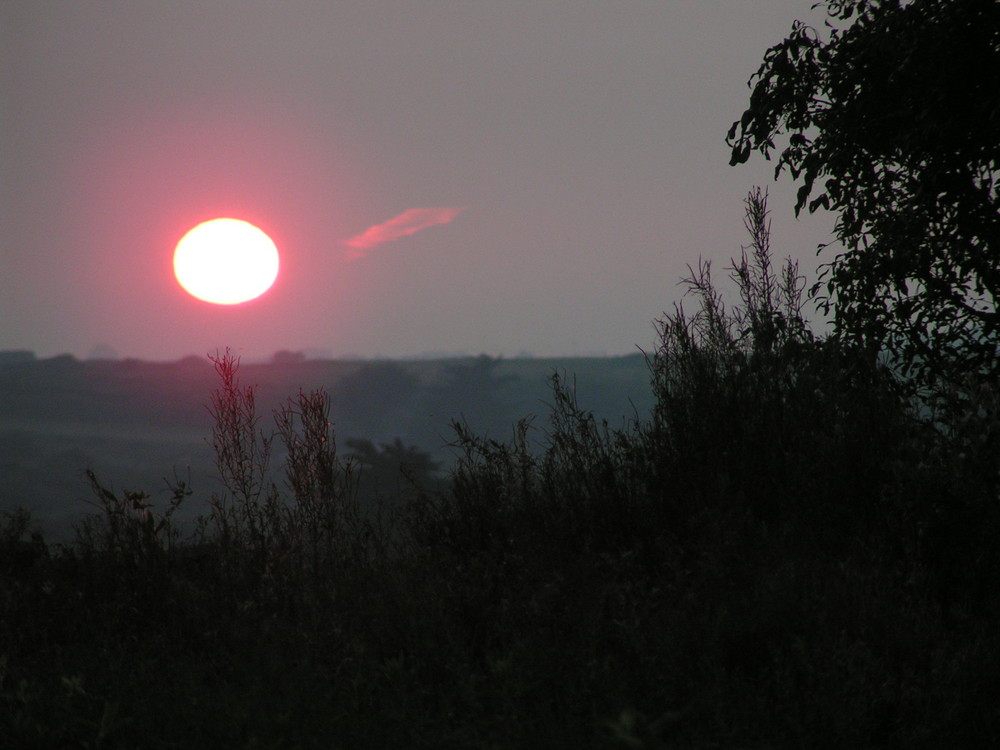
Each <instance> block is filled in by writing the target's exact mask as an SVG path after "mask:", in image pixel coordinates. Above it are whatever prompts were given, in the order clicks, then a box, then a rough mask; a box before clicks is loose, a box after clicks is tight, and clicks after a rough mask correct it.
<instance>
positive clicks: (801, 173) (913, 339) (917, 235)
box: [727, 0, 1000, 381]
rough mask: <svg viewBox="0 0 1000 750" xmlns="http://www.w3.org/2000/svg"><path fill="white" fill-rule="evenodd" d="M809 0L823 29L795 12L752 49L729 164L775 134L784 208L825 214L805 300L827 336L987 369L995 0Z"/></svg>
mask: <svg viewBox="0 0 1000 750" xmlns="http://www.w3.org/2000/svg"><path fill="white" fill-rule="evenodd" d="M817 6H823V7H825V9H826V12H827V15H828V21H827V23H826V28H827V31H826V37H827V38H826V39H825V40H824V39H822V38H821V36H820V34H819V32H818V31H817V30H816V29H814V28H811V27H809V26H807V25H806V24H803V23H801V22H799V21H796V22H795V24H794V25H793V26H792V30H791V32H790V34H789V35H788V37H787V38H786V39H785V40H783V41H782V42H781V43H779V44H777V45H775V46H773V47H771V48H770V49H768V50H767V52H766V53H765V54H764V60H763V63H762V65H761V66H760V68H759V69H758V71H757V73H756V74H755V75H754V76H753V77H752V78H751V80H750V86H751V93H750V106H749V108H748V109H747V110H746V111H745V112H744V113H743V115H742V116H741V118H740V119H739V120H738V121H736V122H734V123H733V124H732V127H730V129H729V132H728V134H727V143H728V144H729V146H730V147H731V158H730V164H732V165H735V164H742V163H744V162H746V161H747V160H748V159H749V157H750V154H751V152H752V151H757V152H759V153H760V154H761V155H762V156H764V158H767V159H769V158H770V154H771V151H772V150H778V148H777V147H776V146H775V140H776V139H778V138H781V139H782V140H783V141H784V144H783V145H782V146H781V147H780V150H779V153H778V157H777V163H776V166H775V177H776V178H777V176H778V175H780V174H781V172H782V171H785V170H787V171H788V172H789V173H790V174H791V176H792V179H794V180H797V181H799V182H800V186H799V189H798V191H797V193H796V203H795V210H796V213H797V214H798V213H799V212H800V211H801V210H802V209H803V208H808V210H809V211H810V212H813V211H816V210H818V209H820V208H823V209H826V210H833V211H835V212H836V213H837V214H838V219H837V223H836V225H835V233H836V236H837V239H838V240H839V241H840V243H841V244H842V245H843V246H844V247H845V248H846V249H847V252H845V253H842V254H840V255H838V256H837V257H836V258H834V259H833V260H832V261H831V262H830V263H829V265H828V267H826V268H825V274H824V277H825V279H826V288H827V291H828V292H829V295H830V296H829V297H828V298H823V299H820V300H819V301H820V305H821V308H822V307H823V306H824V305H826V306H827V308H828V309H829V310H832V311H833V313H834V323H835V327H836V331H837V333H838V335H841V336H843V337H845V338H848V339H853V340H855V341H859V342H862V343H864V344H866V345H870V346H873V347H875V348H876V349H881V350H882V351H883V354H889V355H891V356H893V357H895V358H896V360H897V364H898V365H899V366H900V368H901V369H902V370H904V371H908V372H910V373H911V374H913V375H915V376H920V377H922V378H923V379H924V380H925V381H933V380H941V379H945V380H947V379H948V378H949V377H951V376H953V375H955V374H956V373H960V374H964V373H966V372H968V371H972V372H976V373H979V374H980V375H981V376H984V377H990V378H997V377H1000V357H998V356H997V353H998V351H1000V338H998V336H1000V319H998V313H997V307H996V301H997V297H998V295H1000V191H998V187H997V185H998V182H1000V180H998V176H1000V139H998V138H997V137H996V133H997V132H1000V86H998V85H997V84H996V82H997V81H1000V3H997V2H995V0H913V1H912V2H908V3H905V4H904V3H901V2H898V0H892V1H890V0H826V2H822V3H818V4H817ZM817 6H814V7H817ZM820 186H822V187H820ZM819 288H820V285H817V287H814V291H813V296H814V297H816V296H817V294H818V290H819ZM932 360H933V361H934V362H935V364H934V365H933V366H931V365H930V364H928V363H929V362H930V361H932Z"/></svg>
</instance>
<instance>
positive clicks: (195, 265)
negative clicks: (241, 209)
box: [174, 219, 278, 305]
mask: <svg viewBox="0 0 1000 750" xmlns="http://www.w3.org/2000/svg"><path fill="white" fill-rule="evenodd" d="M174 275H175V276H176V277H177V282H178V283H179V284H180V285H181V286H182V287H184V289H185V290H186V291H187V292H188V293H189V294H191V295H192V296H194V297H197V298H198V299H201V300H204V301H205V302H211V303H214V304H217V305H236V304H239V303H241V302H247V301H249V300H252V299H255V298H256V297H259V296H260V295H262V294H263V293H264V292H266V291H267V290H268V289H269V288H270V287H271V285H272V284H273V283H274V280H275V279H276V278H277V277H278V249H277V247H275V245H274V242H272V241H271V238H270V237H268V236H267V235H266V234H264V232H262V231H261V230H260V229H258V228H257V227H255V226H254V225H253V224H249V223H247V222H245V221H241V220H239V219H212V220H211V221H206V222H204V223H202V224H199V225H198V226H196V227H195V228H194V229H192V230H191V231H189V232H188V233H187V234H185V235H184V236H183V237H182V238H181V241H180V242H178V243H177V249H176V250H175V251H174Z"/></svg>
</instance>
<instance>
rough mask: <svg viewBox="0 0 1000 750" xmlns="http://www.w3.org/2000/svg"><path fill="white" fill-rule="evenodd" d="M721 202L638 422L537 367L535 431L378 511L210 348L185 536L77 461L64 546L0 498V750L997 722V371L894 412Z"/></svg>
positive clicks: (673, 738) (305, 417) (790, 735)
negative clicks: (207, 475) (546, 392)
mask: <svg viewBox="0 0 1000 750" xmlns="http://www.w3.org/2000/svg"><path fill="white" fill-rule="evenodd" d="M746 220H747V228H748V230H749V231H750V234H751V245H750V246H749V247H748V249H747V252H745V253H744V255H743V257H741V259H739V260H738V261H735V262H734V264H733V272H732V276H733V279H734V281H735V283H736V284H737V286H738V288H739V290H740V293H741V298H740V303H739V304H738V305H737V306H736V307H735V308H734V309H733V310H726V309H725V307H724V306H723V304H722V302H721V297H720V295H719V294H718V293H717V292H716V289H715V287H714V285H713V282H712V279H711V275H710V270H711V269H710V268H709V267H708V266H707V265H701V266H699V267H698V268H697V269H692V273H691V275H690V277H689V278H688V279H687V283H688V288H689V289H690V291H691V293H692V295H693V296H694V298H695V300H696V302H697V310H696V312H695V313H694V314H691V315H689V314H688V313H687V312H686V311H685V310H684V308H682V307H677V308H675V310H674V311H673V313H671V314H666V315H664V317H663V319H662V320H661V321H660V324H659V331H660V337H659V341H658V344H657V347H656V348H655V350H654V351H652V352H650V353H649V354H648V355H647V359H648V362H649V367H650V385H651V388H652V390H653V395H654V397H655V404H656V405H655V408H654V409H653V411H652V413H651V414H650V415H649V416H648V418H646V417H643V418H641V419H639V418H637V419H635V420H633V421H630V422H628V423H625V424H622V425H620V426H611V425H608V424H606V423H603V422H598V421H597V420H595V419H594V418H593V416H592V415H591V414H590V413H589V412H588V411H587V410H586V409H584V408H583V407H581V406H580V404H579V403H578V401H577V398H576V395H575V393H574V390H573V388H572V384H571V383H569V382H567V381H566V380H565V379H563V378H560V377H556V376H554V377H553V384H552V385H553V388H552V406H551V411H550V414H549V421H548V424H547V425H535V424H532V423H530V422H527V421H523V422H521V423H519V424H518V425H516V426H515V427H514V429H513V431H512V435H511V439H510V440H509V441H497V440H492V439H487V438H482V437H479V436H477V435H476V434H474V433H473V432H472V431H471V430H469V429H468V428H467V427H466V426H465V425H463V424H461V423H456V424H455V446H454V447H455V451H456V455H457V459H456V463H455V466H454V468H453V470H452V473H451V476H450V481H449V483H448V485H447V487H445V488H443V489H441V488H437V489H431V488H428V489H426V490H425V491H424V492H422V493H421V492H417V491H414V492H412V493H410V497H409V499H408V500H407V502H405V503H402V504H401V503H393V502H391V501H392V498H387V501H388V502H387V503H386V504H385V506H384V507H383V508H382V509H381V510H379V509H378V508H377V507H373V506H371V505H370V504H366V503H363V502H361V501H360V500H359V493H358V484H357V471H356V470H357V467H356V466H355V465H353V464H352V462H351V461H349V460H343V459H341V457H340V456H339V454H338V452H337V446H336V441H335V439H334V438H335V436H334V434H333V431H332V429H331V428H330V424H329V401H328V399H327V398H326V397H325V394H324V393H323V392H322V391H317V392H313V393H299V394H298V395H297V396H295V397H293V398H291V399H290V400H289V401H288V403H287V405H286V407H285V408H283V409H282V410H279V412H278V413H277V415H276V417H275V424H274V427H273V428H272V429H270V430H266V429H264V427H263V426H262V425H263V422H262V421H261V419H260V418H259V416H258V415H257V414H256V412H255V409H254V401H253V395H254V394H253V389H250V388H246V387H243V386H241V385H240V383H239V379H238V361H237V360H235V359H234V358H232V357H231V356H230V355H228V353H227V354H225V355H221V356H219V357H218V358H217V359H216V361H215V365H216V369H217V371H218V375H219V379H220V387H219V389H218V390H217V391H216V392H215V393H214V394H213V399H212V407H211V408H212V410H213V414H214V417H215V424H216V428H215V431H214V434H213V442H214V445H215V447H216V453H217V457H218V461H219V466H218V469H219V474H220V476H221V477H222V478H223V479H224V480H225V482H226V486H227V488H228V491H227V492H225V493H223V494H221V495H218V496H215V497H212V498H210V501H209V506H208V507H209V510H208V512H207V514H206V515H205V516H204V517H203V518H202V519H201V522H200V524H199V526H198V528H197V530H196V531H195V532H194V533H190V534H187V535H184V534H181V533H180V530H179V529H178V528H177V526H176V524H175V523H174V522H173V519H172V513H173V511H174V510H175V509H176V508H177V507H178V506H180V505H181V504H182V503H184V502H186V501H187V499H188V497H189V495H190V488H189V487H187V486H186V485H185V484H183V483H178V484H177V486H176V488H175V491H174V493H173V499H172V501H171V502H170V503H169V504H168V505H167V507H166V508H164V509H162V510H161V509H157V508H152V507H149V506H148V500H149V498H148V497H146V496H145V495H144V494H142V493H118V494H116V493H114V492H112V491H110V490H109V489H107V488H106V487H105V486H104V485H103V484H102V483H101V481H100V480H99V479H98V478H97V477H96V476H92V477H91V481H92V484H93V487H94V491H95V498H96V502H97V505H98V512H97V513H95V514H93V515H92V516H90V517H89V518H88V519H86V520H85V521H84V522H82V523H81V524H80V526H79V527H78V535H77V539H76V541H75V543H74V544H72V545H67V546H65V547H58V548H57V547H50V546H49V545H47V544H46V543H45V541H44V539H42V538H41V536H40V535H38V534H35V535H34V536H33V535H32V524H31V519H30V518H29V517H28V516H27V514H25V513H23V512H14V513H8V514H7V515H6V516H5V519H4V522H3V525H2V528H0V737H2V738H3V739H4V747H15V748H16V747H25V748H28V747H31V748H65V747H86V748H139V747H141V748H175V747H184V748H191V747H213V748H219V747H227V748H228V747H233V748H251V747H267V748H271V747H275V748H278V747H281V748H338V747H339V748H387V747H408V748H424V747H426V748H469V747H483V748H514V747H517V748H520V747H546V748H548V747H551V748H561V747H566V748H615V747H625V748H785V747H788V748H792V747H810V748H823V747H829V748H858V747H886V748H890V747H901V748H902V747H905V748H937V747H941V746H944V745H947V746H956V747H988V746H994V745H996V744H997V741H998V739H1000V709H998V706H1000V702H998V700H997V699H998V698H1000V678H998V677H997V675H1000V630H998V628H997V627H996V625H997V621H998V620H997V617H998V606H1000V597H998V593H997V589H996V587H995V581H996V580H1000V552H998V551H997V548H996V545H995V544H994V543H993V540H994V539H995V538H996V536H997V533H998V531H1000V514H998V509H997V508H998V504H997V501H998V492H997V490H998V485H1000V483H998V476H997V471H998V465H1000V463H998V462H997V460H996V459H997V457H998V452H997V449H998V439H997V438H998V429H997V424H998V421H997V408H996V401H995V399H994V398H992V396H991V393H992V391H989V390H984V389H982V388H978V387H972V388H967V389H966V390H965V391H964V394H965V395H964V399H965V400H964V402H961V403H962V404H964V405H963V406H962V408H957V407H954V406H952V408H951V411H950V412H947V413H946V414H944V415H939V417H938V419H937V422H936V423H933V424H931V423H929V422H928V421H927V420H926V419H920V418H918V415H919V414H920V413H922V412H921V411H920V409H919V408H918V407H919V404H916V403H914V401H913V399H912V396H911V395H910V394H908V393H907V392H906V390H905V389H904V388H902V387H901V383H900V382H899V381H898V380H897V379H895V378H894V376H893V375H892V373H891V372H890V371H889V370H887V369H886V368H885V367H883V366H881V365H879V364H878V363H877V362H876V361H874V360H873V359H872V358H870V357H867V356H865V355H864V354H863V353H858V352H854V351H851V350H849V349H846V348H844V347H842V346H840V345H839V344H838V343H837V342H835V341H832V340H826V339H818V338H816V337H814V336H813V334H812V333H811V332H810V331H809V329H808V326H807V325H806V324H805V323H804V322H803V320H802V316H801V296H800V289H801V280H800V279H799V278H798V275H797V271H796V269H795V267H794V266H793V265H791V264H786V265H785V266H784V268H783V269H780V270H778V271H775V270H774V268H773V266H772V264H771V259H770V255H769V237H768V235H767V231H766V230H767V223H766V207H765V204H764V197H763V196H762V195H760V194H759V193H755V194H751V196H750V197H749V199H748V203H747V216H746ZM275 441H278V445H275ZM279 446H281V451H277V450H276V448H277V447H279ZM282 451H283V452H282ZM279 453H280V454H281V455H285V456H287V458H286V459H285V465H284V466H283V467H274V466H272V465H271V462H272V457H273V455H276V454H279ZM279 469H280V470H279ZM282 471H283V474H284V476H282Z"/></svg>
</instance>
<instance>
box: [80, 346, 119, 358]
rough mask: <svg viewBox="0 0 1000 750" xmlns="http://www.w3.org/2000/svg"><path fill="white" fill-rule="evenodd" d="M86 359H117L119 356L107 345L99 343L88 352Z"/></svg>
mask: <svg viewBox="0 0 1000 750" xmlns="http://www.w3.org/2000/svg"><path fill="white" fill-rule="evenodd" d="M87 359H119V354H118V352H117V351H115V349H114V347H112V346H110V345H109V344H105V343H100V344H97V345H96V346H95V347H94V348H93V349H91V350H90V354H88V355H87Z"/></svg>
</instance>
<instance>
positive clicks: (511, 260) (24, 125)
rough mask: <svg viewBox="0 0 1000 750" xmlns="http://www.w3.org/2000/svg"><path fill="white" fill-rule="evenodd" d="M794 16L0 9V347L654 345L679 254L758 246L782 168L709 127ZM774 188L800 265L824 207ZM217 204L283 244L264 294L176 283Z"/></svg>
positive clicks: (501, 2)
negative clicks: (207, 293) (758, 205)
mask: <svg viewBox="0 0 1000 750" xmlns="http://www.w3.org/2000/svg"><path fill="white" fill-rule="evenodd" d="M810 5H811V1H810V0H802V2H795V1H794V0H727V1H725V2H721V1H716V0H637V1H634V2H629V1H627V0H617V1H614V2H612V1H611V0H603V1H599V0H567V1H565V2H561V1H556V0H553V1H552V2H539V0H523V1H522V0H495V1H494V2H488V1H486V0H483V1H476V0H463V1H461V2H459V1H457V0H456V1H454V2H445V1H443V0H419V1H418V0H414V1H413V2H388V1H386V0H382V1H380V2H374V1H372V0H351V2H346V1H345V2H334V1H333V0H326V1H323V2H320V1H319V0H316V1H315V2H293V1H290V0H283V1H282V2H277V1H275V2H260V1H249V0H246V1H244V2H239V3H235V2H222V1H211V0H169V2H164V1H163V0H52V1H51V2H38V1H37V0H4V2H3V3H0V76H2V78H0V211H2V213H0V252H2V255H0V349H3V348H7V349H9V348H28V349H34V350H35V351H36V352H38V354H39V355H40V356H51V355H54V354H58V353H63V352H69V353H73V354H75V355H77V356H80V357H83V356H87V355H88V353H89V352H91V351H92V350H93V348H94V347H95V345H97V344H107V345H109V346H111V347H113V348H114V349H115V350H116V351H117V352H118V353H119V354H121V355H122V356H133V357H142V358H147V359H173V358H177V357H180V356H184V355H188V354H198V355H203V354H205V353H206V352H209V351H214V350H215V349H216V348H218V347H224V346H227V345H228V346H231V347H233V348H234V349H236V350H238V351H242V352H243V353H244V354H245V355H246V356H248V357H262V356H269V355H270V354H271V353H272V352H274V351H276V350H278V349H293V350H298V349H310V350H314V351H324V352H326V353H328V354H330V355H334V356H341V355H363V356H376V355H382V356H394V357H395V356H413V355H419V354H422V353H430V352H447V353H455V352H461V351H464V352H467V353H470V354H478V353H481V352H484V353H488V354H491V355H506V356H514V355H516V354H518V353H520V352H531V353H534V354H536V355H558V354H594V353H605V354H622V353H629V352H634V351H636V348H635V347H636V346H637V345H638V346H642V347H643V348H649V347H650V346H651V345H652V343H653V341H654V331H653V328H652V326H651V321H652V319H653V318H655V317H657V316H658V315H660V314H661V312H662V311H663V310H665V309H670V308H671V306H672V304H673V303H674V302H675V301H676V300H678V299H679V297H680V293H681V288H680V287H679V286H678V285H677V282H678V281H679V279H680V277H681V276H682V275H683V274H684V272H685V266H686V264H688V263H691V264H694V263H696V262H697V259H698V257H699V255H701V256H703V257H706V258H710V259H712V260H713V261H714V266H715V268H716V269H717V276H718V277H719V278H720V279H721V278H722V277H723V276H724V274H723V267H724V266H725V265H726V264H727V263H728V260H729V258H730V257H732V256H733V255H735V254H738V253H739V249H740V245H741V244H745V232H744V230H743V228H742V200H743V198H744V197H745V196H746V193H747V191H748V190H749V189H750V188H751V187H752V186H753V185H754V184H769V183H770V177H771V166H770V165H769V164H766V163H763V162H761V161H759V160H757V161H756V162H755V163H751V164H750V165H746V166H743V167H737V168H732V167H729V166H728V156H729V154H728V150H727V148H726V146H725V143H724V136H725V133H726V130H727V129H728V127H729V125H730V123H731V122H732V120H734V119H737V118H738V117H739V116H740V114H741V113H742V111H743V109H744V108H745V106H746V101H747V95H748V89H747V88H746V81H747V79H748V78H749V76H750V75H751V74H752V73H753V72H754V71H755V70H756V69H757V67H758V65H759V64H760V60H761V57H762V55H763V53H764V51H765V50H766V49H767V47H769V46H771V45H772V44H774V43H776V42H778V41H780V39H782V38H783V37H784V36H785V35H786V34H787V32H788V31H789V29H790V27H791V24H792V21H793V20H794V19H795V18H802V19H813V20H816V21H819V20H821V19H819V18H817V16H816V13H817V11H810V9H809V6H810ZM770 190H771V197H772V201H771V207H772V209H773V212H774V227H773V231H774V249H775V252H776V253H777V254H778V255H779V256H784V255H789V254H791V255H793V256H795V257H798V258H801V259H802V261H803V270H804V271H807V272H808V273H809V274H810V275H813V273H814V270H815V266H816V263H817V261H816V259H815V246H816V244H817V243H818V242H821V241H824V240H826V239H828V234H829V231H830V228H831V227H832V224H833V221H832V218H831V217H830V216H816V217H809V218H804V219H802V220H799V221H796V220H795V219H794V216H793V213H792V199H791V196H792V195H793V193H794V186H793V185H792V184H790V183H788V182H787V181H786V180H783V181H782V183H779V184H777V185H772V186H771V188H770ZM423 209H433V210H431V211H423ZM216 216H232V217H236V218H241V219H245V220H247V221H250V222H252V223H254V224H256V225H258V226H260V227H261V228H262V229H264V230H265V231H266V232H268V234H270V235H271V237H272V238H273V239H274V241H275V242H276V244H277V246H278V248H279V251H280V253H281V263H282V266H281V271H280V274H279V277H278V281H277V282H276V285H275V286H274V287H273V288H272V289H271V290H270V291H269V292H268V293H267V294H265V295H264V296H263V297H261V298H260V299H258V300H256V301H254V302H250V303H247V304H244V305H239V306H235V307H219V306H214V305H209V304H206V303H204V302H200V301H198V300H196V299H194V298H192V297H190V296H188V295H187V294H186V293H185V292H184V291H183V289H182V288H181V287H180V286H179V285H178V284H177V282H176V280H175V279H174V277H173V273H172V256H173V250H174V246H175V245H176V243H177V241H178V240H179V239H180V238H181V236H182V235H183V234H184V233H185V232H186V231H187V230H188V229H190V228H191V227H192V226H194V225H195V224H198V223H199V222H201V221H204V220H206V219H209V218H214V217H216ZM393 237H395V239H391V238H393ZM384 240H390V241H384Z"/></svg>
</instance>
